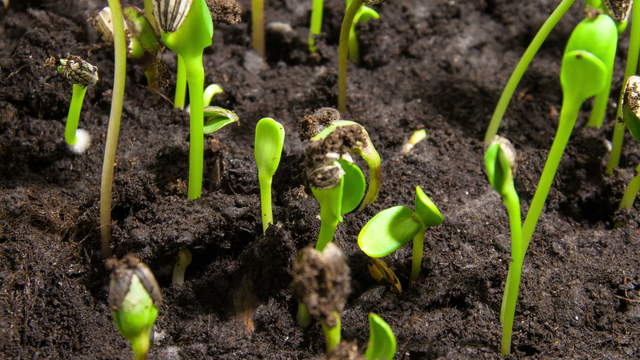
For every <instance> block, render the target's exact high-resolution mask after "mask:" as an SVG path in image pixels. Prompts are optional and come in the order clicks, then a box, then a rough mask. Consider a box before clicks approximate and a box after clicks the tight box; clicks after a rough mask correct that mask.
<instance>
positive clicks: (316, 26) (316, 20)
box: [309, 0, 324, 53]
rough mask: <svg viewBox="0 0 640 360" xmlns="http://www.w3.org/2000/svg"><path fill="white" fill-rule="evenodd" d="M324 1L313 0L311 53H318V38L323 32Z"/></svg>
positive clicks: (310, 32) (310, 38)
mask: <svg viewBox="0 0 640 360" xmlns="http://www.w3.org/2000/svg"><path fill="white" fill-rule="evenodd" d="M323 10H324V4H323V0H313V5H312V8H311V26H310V28H309V51H310V52H312V53H313V52H316V50H318V49H317V48H316V37H317V36H318V35H320V33H321V32H322V12H323Z"/></svg>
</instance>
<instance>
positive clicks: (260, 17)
mask: <svg viewBox="0 0 640 360" xmlns="http://www.w3.org/2000/svg"><path fill="white" fill-rule="evenodd" d="M251 42H252V44H253V48H254V49H255V50H256V52H257V53H258V54H259V55H260V56H262V57H263V58H264V55H265V41H264V0H251Z"/></svg>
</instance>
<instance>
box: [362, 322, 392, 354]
mask: <svg viewBox="0 0 640 360" xmlns="http://www.w3.org/2000/svg"><path fill="white" fill-rule="evenodd" d="M395 355H396V336H395V335H394V334H393V330H391V326H389V324H387V322H386V321H384V319H382V318H381V317H380V316H378V315H377V314H375V313H369V343H368V344H367V351H366V352H365V354H364V357H365V358H366V359H367V360H393V357H394V356H395Z"/></svg>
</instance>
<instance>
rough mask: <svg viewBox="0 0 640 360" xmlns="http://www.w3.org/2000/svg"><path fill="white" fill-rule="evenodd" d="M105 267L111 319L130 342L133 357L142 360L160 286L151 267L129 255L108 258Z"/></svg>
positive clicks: (156, 311) (157, 304) (156, 314)
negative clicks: (108, 281) (107, 278)
mask: <svg viewBox="0 0 640 360" xmlns="http://www.w3.org/2000/svg"><path fill="white" fill-rule="evenodd" d="M107 267H108V268H109V269H110V270H112V273H111V282H110V286H109V307H110V308H111V311H112V312H113V322H114V324H115V326H116V328H117V329H118V331H119V332H120V334H122V336H123V337H124V338H126V339H127V340H129V342H130V343H131V350H132V351H133V353H134V359H135V360H145V359H146V358H147V353H148V352H149V347H150V345H151V335H152V332H153V325H154V324H155V321H156V318H157V317H158V308H159V307H160V304H161V302H162V295H161V294H160V287H159V286H158V283H157V282H156V279H155V277H154V276H153V273H152V272H151V270H149V268H148V267H147V266H146V265H145V264H143V263H142V262H140V260H138V259H137V258H135V257H134V256H132V255H127V256H126V257H125V258H124V259H122V260H121V261H118V260H115V259H110V260H109V261H108V262H107Z"/></svg>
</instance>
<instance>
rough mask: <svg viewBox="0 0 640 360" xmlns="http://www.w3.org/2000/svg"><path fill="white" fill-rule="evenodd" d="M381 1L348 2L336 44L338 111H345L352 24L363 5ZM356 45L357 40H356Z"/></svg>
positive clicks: (355, 0) (353, 0)
mask: <svg viewBox="0 0 640 360" xmlns="http://www.w3.org/2000/svg"><path fill="white" fill-rule="evenodd" d="M380 2H382V0H350V3H349V6H347V11H346V12H345V14H344V19H343V20H342V26H341V27H340V40H339V43H338V110H339V111H341V112H345V111H346V110H347V66H348V61H347V60H348V57H349V47H350V42H349V37H350V34H351V31H352V30H353V23H354V20H355V18H356V16H357V15H358V12H359V11H360V10H361V7H362V6H363V5H367V6H373V5H375V4H379V3H380ZM356 45H357V40H356Z"/></svg>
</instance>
